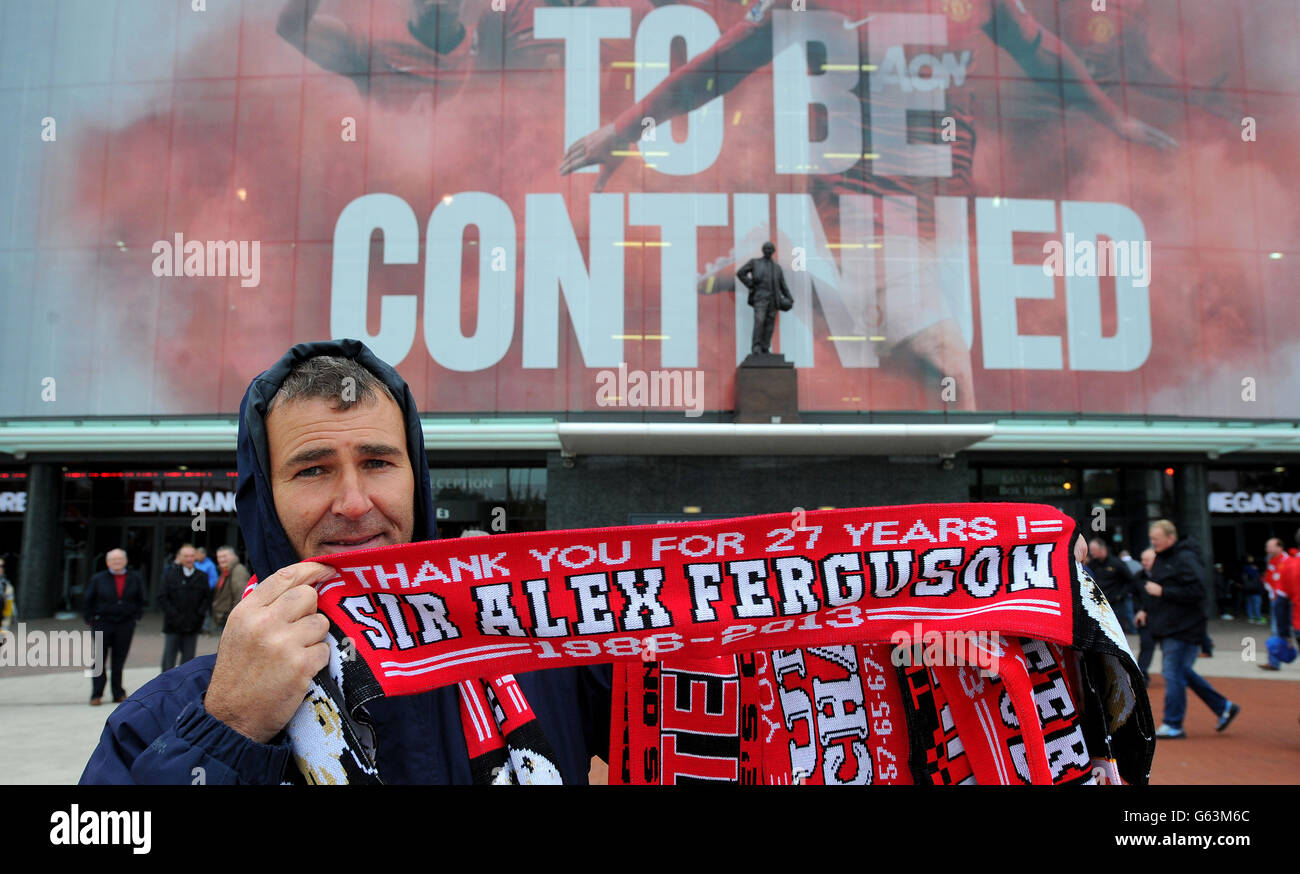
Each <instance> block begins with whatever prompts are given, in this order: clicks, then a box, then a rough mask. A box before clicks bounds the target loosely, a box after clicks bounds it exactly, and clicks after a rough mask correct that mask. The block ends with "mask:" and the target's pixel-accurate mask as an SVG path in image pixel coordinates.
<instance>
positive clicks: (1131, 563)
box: [1119, 549, 1142, 579]
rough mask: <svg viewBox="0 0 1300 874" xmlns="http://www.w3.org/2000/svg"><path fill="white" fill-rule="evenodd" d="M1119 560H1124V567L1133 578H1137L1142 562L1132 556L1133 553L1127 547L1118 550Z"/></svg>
mask: <svg viewBox="0 0 1300 874" xmlns="http://www.w3.org/2000/svg"><path fill="white" fill-rule="evenodd" d="M1119 560H1120V561H1122V562H1124V567H1126V568H1128V569H1129V572H1130V573H1131V574H1133V578H1134V579H1137V575H1138V571H1140V570H1142V563H1141V562H1139V561H1138V560H1137V559H1136V558H1134V557H1133V553H1131V552H1129V551H1128V550H1127V549H1121V550H1120V551H1119Z"/></svg>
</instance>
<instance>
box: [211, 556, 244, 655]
mask: <svg viewBox="0 0 1300 874" xmlns="http://www.w3.org/2000/svg"><path fill="white" fill-rule="evenodd" d="M217 566H218V567H219V568H220V569H221V574H220V576H218V577H217V587H216V588H215V589H214V590H213V592H212V624H213V627H214V628H215V629H216V632H217V634H221V632H222V631H223V630H225V627H226V618H227V617H228V616H229V615H230V611H231V610H234V609H235V605H236V604H238V603H239V599H240V598H242V597H243V595H244V589H245V588H246V587H247V586H248V581H249V580H250V579H252V577H253V575H252V573H251V572H250V571H249V570H248V568H246V567H244V566H243V565H242V564H240V563H239V556H238V555H237V554H236V553H235V550H234V547H231V546H222V547H219V548H218V549H217Z"/></svg>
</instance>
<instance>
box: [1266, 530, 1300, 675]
mask: <svg viewBox="0 0 1300 874" xmlns="http://www.w3.org/2000/svg"><path fill="white" fill-rule="evenodd" d="M1274 539H1275V540H1276V539H1277V538H1274ZM1295 539H1296V543H1298V544H1300V530H1297V531H1296V533H1295ZM1269 542H1270V543H1272V542H1273V541H1269ZM1277 547H1278V551H1279V552H1281V553H1282V554H1283V556H1284V558H1285V560H1284V561H1282V562H1281V563H1279V565H1278V575H1277V581H1276V582H1275V583H1274V584H1273V637H1275V638H1277V639H1278V640H1280V641H1281V642H1282V644H1283V645H1285V644H1286V643H1287V642H1288V641H1290V642H1291V645H1292V646H1293V647H1294V646H1295V641H1294V639H1293V638H1294V637H1295V631H1296V625H1297V623H1300V609H1297V607H1300V558H1296V557H1295V556H1288V555H1286V554H1285V552H1284V551H1283V549H1282V541H1281V540H1278V541H1277ZM1271 640H1272V638H1270V641H1271ZM1278 655H1279V653H1278V651H1277V650H1276V649H1275V648H1274V647H1273V646H1270V647H1268V663H1267V664H1262V665H1260V668H1261V669H1263V670H1265V671H1277V670H1280V669H1281V661H1280V660H1279V658H1278Z"/></svg>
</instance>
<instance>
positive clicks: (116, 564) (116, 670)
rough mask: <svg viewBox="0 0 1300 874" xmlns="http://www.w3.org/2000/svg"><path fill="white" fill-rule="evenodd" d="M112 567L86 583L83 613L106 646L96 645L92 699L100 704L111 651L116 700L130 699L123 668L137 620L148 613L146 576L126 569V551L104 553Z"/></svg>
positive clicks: (115, 550)
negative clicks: (107, 657)
mask: <svg viewBox="0 0 1300 874" xmlns="http://www.w3.org/2000/svg"><path fill="white" fill-rule="evenodd" d="M104 564H106V565H108V570H102V571H100V572H99V573H97V574H95V575H94V576H92V577H91V578H90V583H89V585H87V586H86V599H85V602H84V606H83V608H82V614H83V616H84V617H85V619H86V624H87V625H89V626H90V630H91V631H92V632H97V633H98V634H99V635H100V638H99V639H100V640H102V641H103V647H102V649H100V648H99V647H96V650H97V651H96V653H95V676H94V677H93V678H92V679H91V681H90V703H91V704H92V705H99V704H100V703H102V702H103V700H104V683H105V681H106V680H107V679H108V673H109V670H108V668H106V667H105V666H104V657H105V656H107V655H108V653H109V652H110V651H111V652H112V654H113V656H112V662H110V664H111V667H112V672H113V701H114V702H121V701H125V700H126V690H125V689H124V688H122V672H123V670H125V668H126V654H127V653H128V652H130V650H131V637H132V635H134V634H135V624H136V623H137V622H139V621H140V616H141V615H142V614H143V613H144V580H143V579H141V577H140V575H139V574H138V573H136V572H135V571H129V570H127V569H126V552H125V551H124V550H121V549H110V550H109V551H108V555H106V556H104Z"/></svg>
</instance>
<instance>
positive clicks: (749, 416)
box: [736, 352, 799, 425]
mask: <svg viewBox="0 0 1300 874" xmlns="http://www.w3.org/2000/svg"><path fill="white" fill-rule="evenodd" d="M798 421H799V381H798V377H797V376H796V375H795V369H794V362H792V361H786V360H785V356H784V355H775V354H772V353H770V352H752V353H750V354H749V355H748V356H746V357H745V360H744V361H742V362H741V363H740V366H739V367H737V368H736V423H737V424H741V425H767V424H771V423H773V422H779V423H780V424H782V425H787V424H790V423H796V422H798Z"/></svg>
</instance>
